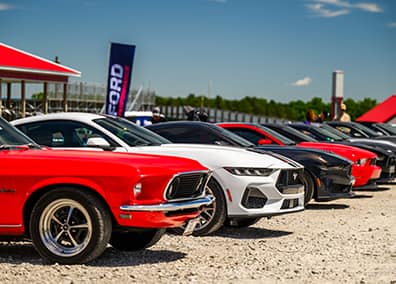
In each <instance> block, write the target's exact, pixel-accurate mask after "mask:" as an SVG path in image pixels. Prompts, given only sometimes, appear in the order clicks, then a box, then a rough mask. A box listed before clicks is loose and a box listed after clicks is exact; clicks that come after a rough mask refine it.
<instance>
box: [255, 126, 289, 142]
mask: <svg viewBox="0 0 396 284" xmlns="http://www.w3.org/2000/svg"><path fill="white" fill-rule="evenodd" d="M255 126H257V127H259V128H261V129H262V130H264V131H265V132H267V133H268V134H269V135H271V136H273V137H274V138H276V139H278V140H279V141H281V142H282V143H283V144H285V145H296V143H295V142H294V141H293V140H290V139H289V138H287V137H285V136H283V135H282V134H279V133H278V132H276V131H274V130H272V129H270V128H268V127H265V126H262V125H259V124H255Z"/></svg>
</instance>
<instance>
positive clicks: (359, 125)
mask: <svg viewBox="0 0 396 284" xmlns="http://www.w3.org/2000/svg"><path fill="white" fill-rule="evenodd" d="M353 125H354V126H355V127H356V128H358V129H360V130H361V131H363V132H364V133H366V134H368V135H369V136H370V137H379V136H382V135H379V134H378V133H377V132H375V131H373V130H371V129H370V128H368V127H367V126H364V125H362V124H359V123H353Z"/></svg>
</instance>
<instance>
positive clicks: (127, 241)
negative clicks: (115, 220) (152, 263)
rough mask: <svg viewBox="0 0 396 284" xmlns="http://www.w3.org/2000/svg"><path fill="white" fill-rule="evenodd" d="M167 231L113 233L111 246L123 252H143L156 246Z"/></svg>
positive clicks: (150, 230)
mask: <svg viewBox="0 0 396 284" xmlns="http://www.w3.org/2000/svg"><path fill="white" fill-rule="evenodd" d="M165 231H166V230H165V229H147V230H144V231H138V232H113V234H112V235H111V239H110V244H111V245H112V246H113V248H115V249H117V250H121V251H134V250H141V249H145V248H148V247H151V246H153V245H155V244H156V243H157V242H158V241H159V240H160V239H161V237H162V236H163V234H164V233H165Z"/></svg>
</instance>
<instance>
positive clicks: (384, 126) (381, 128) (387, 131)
mask: <svg viewBox="0 0 396 284" xmlns="http://www.w3.org/2000/svg"><path fill="white" fill-rule="evenodd" d="M358 123H360V124H362V125H364V126H366V127H368V128H370V129H371V130H373V131H375V132H377V133H378V134H380V135H396V126H395V125H392V124H389V123H382V122H367V121H359V122H358Z"/></svg>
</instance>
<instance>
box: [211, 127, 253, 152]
mask: <svg viewBox="0 0 396 284" xmlns="http://www.w3.org/2000/svg"><path fill="white" fill-rule="evenodd" d="M210 126H211V127H213V128H214V129H215V130H216V131H218V132H220V133H221V135H223V136H224V137H227V138H228V139H230V140H231V141H233V142H235V143H236V144H238V146H241V147H254V146H255V145H254V144H253V143H251V142H250V141H248V140H246V139H245V138H242V137H241V136H239V135H237V134H235V133H233V132H231V131H229V130H227V129H225V128H222V127H220V126H217V125H210Z"/></svg>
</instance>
